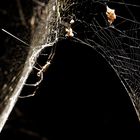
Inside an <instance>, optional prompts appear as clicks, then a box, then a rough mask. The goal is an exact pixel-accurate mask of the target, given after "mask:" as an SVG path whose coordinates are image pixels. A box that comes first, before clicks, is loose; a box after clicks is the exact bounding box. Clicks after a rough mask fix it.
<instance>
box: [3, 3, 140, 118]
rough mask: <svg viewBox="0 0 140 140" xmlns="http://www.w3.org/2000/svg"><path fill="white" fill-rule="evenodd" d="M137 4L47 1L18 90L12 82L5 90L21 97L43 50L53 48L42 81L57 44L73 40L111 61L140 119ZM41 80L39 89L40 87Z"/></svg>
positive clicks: (139, 46)
mask: <svg viewBox="0 0 140 140" xmlns="http://www.w3.org/2000/svg"><path fill="white" fill-rule="evenodd" d="M34 1H35V0H34ZM36 2H39V1H36ZM132 2H133V3H132ZM137 2H138V1H136V0H135V1H129V0H127V1H126V0H119V1H118V0H117V1H115V0H108V1H107V0H106V1H105V0H50V1H47V2H46V4H44V5H45V6H44V7H43V9H44V10H43V11H44V12H43V14H41V20H40V21H39V22H38V23H39V24H38V26H37V28H35V30H34V32H33V33H34V35H33V38H32V40H31V47H30V48H31V49H30V50H29V53H28V57H27V59H26V62H25V64H24V68H23V71H22V75H20V77H19V76H18V75H17V76H13V77H14V79H17V77H18V79H19V82H18V84H17V85H16V87H15V85H14V81H13V80H12V81H11V82H10V84H9V85H6V87H4V86H3V88H2V90H3V89H4V90H3V91H7V90H5V88H7V87H8V86H9V88H12V91H11V92H12V93H13V95H14V98H13V99H15V98H17V97H18V96H19V94H20V92H21V90H22V88H23V86H24V85H25V82H26V80H27V78H28V76H29V74H30V73H31V71H32V70H33V69H37V68H35V64H36V60H37V58H38V56H39V55H40V53H41V51H42V50H43V49H44V48H49V49H48V56H47V57H48V61H47V62H46V64H45V65H44V66H42V68H40V69H37V70H38V72H39V73H37V74H38V75H37V76H38V77H40V78H41V80H42V79H43V77H42V76H41V75H42V74H43V71H45V69H46V67H47V66H48V65H50V64H51V60H52V59H53V56H54V53H55V47H56V46H55V44H56V43H57V41H59V40H61V39H69V38H71V41H75V42H79V43H82V44H85V45H87V47H92V48H94V49H95V50H96V51H97V52H98V53H100V54H101V55H102V56H103V57H104V58H105V59H106V60H107V62H108V63H109V64H110V65H111V67H112V68H113V69H114V70H115V72H116V74H117V75H118V77H119V78H120V81H121V82H122V84H123V85H124V87H125V89H126V90H127V92H128V94H129V96H130V98H131V100H132V103H133V105H134V107H135V110H136V112H137V115H138V117H139V119H140V101H139V96H140V80H139V79H140V72H139V69H140V54H139V53H140V23H139V20H140V17H139V15H138V13H137V12H136V11H138V10H139V9H140V5H139V4H138V3H137ZM41 3H45V2H41ZM46 5H47V6H46ZM107 6H108V7H109V8H111V9H115V13H116V19H115V20H114V22H113V23H111V24H110V23H109V22H108V17H107V15H106V10H107ZM87 13H88V15H87ZM71 21H74V22H72V23H71ZM70 33H73V34H74V36H73V34H72V35H71V34H70ZM41 80H40V81H39V82H37V84H35V86H37V85H39V83H40V82H41ZM31 85H33V84H31ZM3 91H2V92H3ZM14 102H15V100H14ZM11 109H12V107H11Z"/></svg>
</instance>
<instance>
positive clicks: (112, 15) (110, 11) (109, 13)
mask: <svg viewBox="0 0 140 140" xmlns="http://www.w3.org/2000/svg"><path fill="white" fill-rule="evenodd" d="M106 15H107V18H108V22H109V24H110V25H111V24H112V23H113V22H114V20H115V19H116V14H115V10H114V9H111V8H109V7H108V6H106Z"/></svg>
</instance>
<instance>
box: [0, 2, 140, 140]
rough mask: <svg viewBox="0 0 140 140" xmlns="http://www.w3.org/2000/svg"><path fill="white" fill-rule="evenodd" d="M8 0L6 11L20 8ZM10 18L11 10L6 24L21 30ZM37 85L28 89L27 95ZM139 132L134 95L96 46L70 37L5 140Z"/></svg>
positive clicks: (20, 105)
mask: <svg viewBox="0 0 140 140" xmlns="http://www.w3.org/2000/svg"><path fill="white" fill-rule="evenodd" d="M7 2H9V3H6V4H3V5H2V6H3V7H2V10H3V9H4V8H5V7H8V6H9V8H8V9H10V7H12V8H11V11H12V9H13V8H14V6H15V11H16V2H15V3H13V4H11V3H10V1H8V0H7ZM27 3H28V1H27ZM27 3H26V4H25V6H27ZM28 6H29V5H28ZM2 15H3V14H2V13H1V16H2ZM4 17H5V18H4ZM9 17H10V15H9V13H8V16H7V15H5V16H3V17H2V18H1V19H0V21H1V26H4V25H5V24H6V26H8V27H9V28H10V29H13V30H14V29H16V32H17V29H18V28H20V29H21V26H18V25H15V24H14V23H15V21H14V20H12V19H11V20H10V19H9ZM13 24H14V25H13ZM12 25H13V26H12ZM24 31H27V32H29V30H28V29H27V30H24ZM16 32H15V33H16ZM18 33H19V32H18ZM20 33H21V34H22V32H20ZM20 33H19V35H20ZM2 35H3V34H2V33H1V37H3V36H2ZM23 36H24V33H23ZM24 37H25V36H24ZM25 38H26V37H25ZM13 40H14V39H13ZM7 43H8V42H7ZM15 43H16V41H15ZM2 44H3V42H2ZM9 45H11V44H9ZM1 47H2V45H1ZM5 52H6V51H5V50H4V51H3V53H2V56H3V55H4V53H5ZM42 61H45V60H44V59H42ZM44 63H45V62H44ZM35 89H36V88H34V89H31V88H30V87H25V88H24V89H23V92H22V94H24V93H29V94H30V93H31V92H32V90H35ZM139 130H140V124H139V121H138V118H137V115H136V113H135V110H134V107H133V105H132V103H131V101H130V98H129V96H128V94H127V92H126V91H125V88H124V87H123V85H122V84H121V82H120V80H119V78H118V77H117V75H116V73H115V72H114V71H113V69H112V68H111V67H110V66H109V64H108V63H107V62H106V61H105V59H104V58H103V57H102V56H101V55H99V54H98V53H97V52H96V51H95V50H93V49H92V48H89V47H87V46H84V45H81V44H79V43H74V42H73V41H71V39H65V40H62V41H60V42H59V43H58V44H57V50H56V55H55V57H54V60H53V62H52V64H51V66H50V67H49V69H48V71H47V72H46V73H44V80H43V82H42V83H41V84H40V87H39V88H38V89H37V91H36V95H35V96H34V97H31V98H25V99H19V100H18V102H17V104H16V106H15V108H14V109H13V111H12V113H11V115H10V117H9V119H8V121H7V123H6V125H5V127H4V129H3V131H2V132H1V135H0V138H1V139H4V140H8V139H21V140H22V139H24V140H25V139H27V140H28V139H30V140H31V139H34V140H39V139H44V140H47V139H48V140H55V139H99V138H100V137H102V136H103V137H104V138H112V139H114V137H121V136H131V135H132V136H133V139H134V137H136V136H138V135H139ZM96 136H97V137H96Z"/></svg>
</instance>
